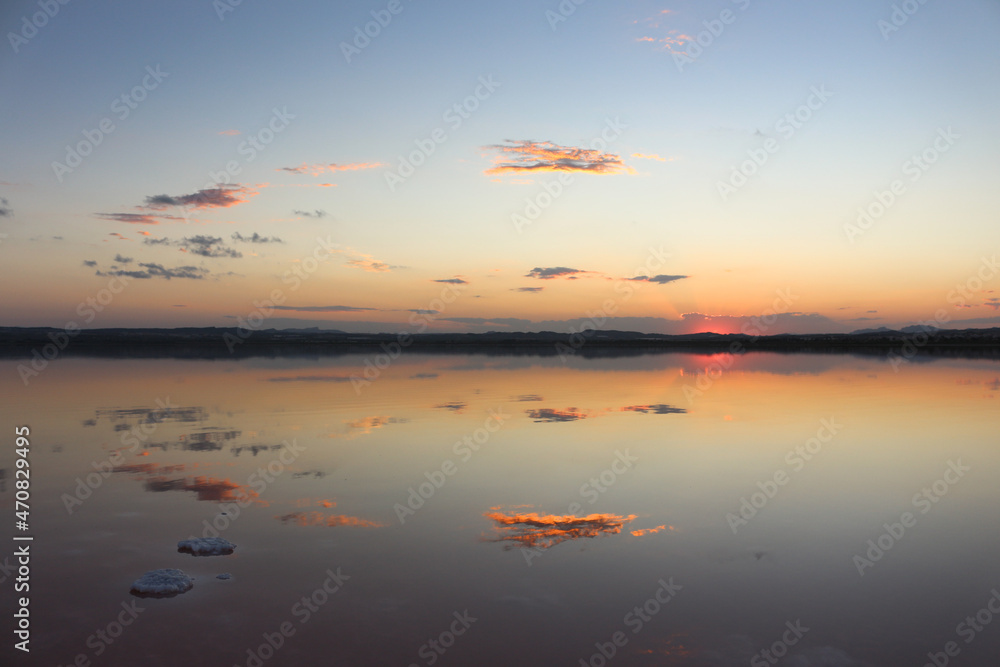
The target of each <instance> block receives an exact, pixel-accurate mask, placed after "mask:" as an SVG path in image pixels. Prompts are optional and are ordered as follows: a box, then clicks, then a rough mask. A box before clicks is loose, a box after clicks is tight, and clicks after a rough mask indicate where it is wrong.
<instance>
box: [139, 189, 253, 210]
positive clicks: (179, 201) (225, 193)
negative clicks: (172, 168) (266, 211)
mask: <svg viewBox="0 0 1000 667" xmlns="http://www.w3.org/2000/svg"><path fill="white" fill-rule="evenodd" d="M256 194H257V192H256V191H255V190H251V189H250V188H247V187H244V186H242V185H240V184H238V183H233V184H231V185H219V186H218V187H216V188H205V189H203V190H198V191H197V192H195V193H193V194H189V195H178V196H172V195H153V196H151V197H146V204H145V208H148V209H153V210H156V211H159V210H163V209H165V208H167V207H168V206H190V207H192V208H194V209H195V210H201V209H206V208H229V207H231V206H237V205H238V204H242V203H244V202H246V201H247V200H248V199H249V198H250V197H253V196H254V195H256Z"/></svg>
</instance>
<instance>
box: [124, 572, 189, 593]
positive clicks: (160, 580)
mask: <svg viewBox="0 0 1000 667" xmlns="http://www.w3.org/2000/svg"><path fill="white" fill-rule="evenodd" d="M193 586H194V578H193V577H189V576H188V575H186V574H184V572H182V571H181V570H174V569H165V570H150V571H149V572H147V573H146V574H144V575H142V576H141V577H139V578H138V579H136V580H135V581H134V582H132V594H133V595H137V596H139V597H158V598H168V597H173V596H174V595H180V594H181V593H186V592H187V591H189V590H191V588H192V587H193Z"/></svg>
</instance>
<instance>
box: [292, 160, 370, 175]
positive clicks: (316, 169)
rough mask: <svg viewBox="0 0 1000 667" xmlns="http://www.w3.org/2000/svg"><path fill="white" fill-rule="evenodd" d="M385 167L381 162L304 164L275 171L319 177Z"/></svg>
mask: <svg viewBox="0 0 1000 667" xmlns="http://www.w3.org/2000/svg"><path fill="white" fill-rule="evenodd" d="M384 166H385V165H384V164H382V163H381V162H351V163H348V164H337V163H336V162H330V163H329V164H309V163H307V162H303V163H302V164H300V165H299V166H297V167H278V168H277V169H275V171H287V172H289V173H292V174H308V175H309V176H319V175H321V174H326V173H331V172H337V171H358V170H360V169H376V168H378V167H384Z"/></svg>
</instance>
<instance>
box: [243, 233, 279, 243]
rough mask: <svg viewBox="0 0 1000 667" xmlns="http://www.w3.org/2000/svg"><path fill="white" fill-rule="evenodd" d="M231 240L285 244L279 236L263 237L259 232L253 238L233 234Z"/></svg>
mask: <svg viewBox="0 0 1000 667" xmlns="http://www.w3.org/2000/svg"><path fill="white" fill-rule="evenodd" d="M230 238H232V239H233V240H234V241H239V242H240V243H284V241H282V240H281V239H279V238H278V237H277V236H261V235H260V234H258V233H257V232H254V233H253V235H251V236H243V235H242V234H240V233H239V232H233V235H232V236H231V237H230Z"/></svg>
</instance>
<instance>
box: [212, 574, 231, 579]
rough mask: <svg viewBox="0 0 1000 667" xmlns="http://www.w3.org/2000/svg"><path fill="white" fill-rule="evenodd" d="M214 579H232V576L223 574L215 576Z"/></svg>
mask: <svg viewBox="0 0 1000 667" xmlns="http://www.w3.org/2000/svg"><path fill="white" fill-rule="evenodd" d="M215 578H216V579H232V578H233V575H231V574H229V573H228V572H223V573H222V574H217V575H215Z"/></svg>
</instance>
